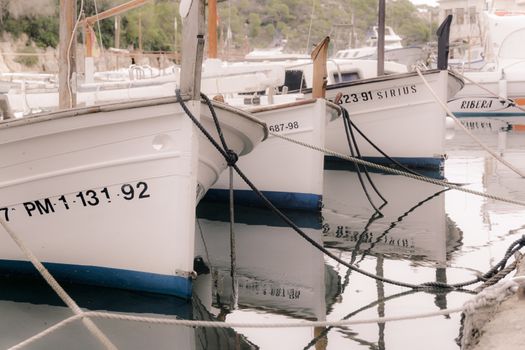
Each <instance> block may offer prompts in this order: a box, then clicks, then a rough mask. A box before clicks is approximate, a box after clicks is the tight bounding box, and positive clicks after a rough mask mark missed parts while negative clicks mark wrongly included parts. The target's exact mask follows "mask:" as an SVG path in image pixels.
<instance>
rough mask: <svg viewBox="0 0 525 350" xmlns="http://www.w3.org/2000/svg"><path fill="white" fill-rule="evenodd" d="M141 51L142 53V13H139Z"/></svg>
mask: <svg viewBox="0 0 525 350" xmlns="http://www.w3.org/2000/svg"><path fill="white" fill-rule="evenodd" d="M139 51H140V52H141V53H142V12H140V13H139Z"/></svg>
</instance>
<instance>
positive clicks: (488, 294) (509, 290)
mask: <svg viewBox="0 0 525 350" xmlns="http://www.w3.org/2000/svg"><path fill="white" fill-rule="evenodd" d="M519 286H525V276H518V277H513V278H512V279H510V280H505V281H500V282H498V283H497V284H496V285H494V286H491V287H488V288H486V289H485V290H483V291H482V292H480V293H478V294H477V295H476V296H475V297H473V298H472V299H470V300H468V301H466V302H465V303H464V304H463V306H460V307H455V308H447V309H443V310H436V311H430V312H422V313H415V314H407V315H397V316H388V317H375V318H363V319H357V320H355V319H341V320H336V321H298V322H222V321H200V320H184V319H173V318H160V317H144V316H132V315H125V314H117V313H112V312H98V311H86V312H83V313H82V314H78V315H74V316H71V317H69V318H67V319H64V320H62V321H60V322H58V323H56V324H54V325H53V326H51V327H49V328H48V329H46V330H45V331H43V332H41V333H39V334H36V335H35V336H33V337H31V338H28V339H26V340H25V341H24V342H23V345H24V346H26V345H29V344H31V343H33V342H34V341H36V340H38V339H41V338H43V337H45V336H46V335H48V334H50V333H52V332H54V331H57V330H59V329H61V328H63V327H65V326H66V325H68V324H70V323H72V322H74V321H76V320H79V319H83V318H86V317H90V318H104V319H111V320H121V321H134V322H141V323H148V324H155V325H172V326H184V327H202V328H260V329H270V328H312V327H344V326H352V325H363V324H377V323H387V322H397V321H409V320H417V319H422V318H429V317H435V316H443V315H451V314H455V313H459V312H465V313H469V314H471V313H473V312H475V311H476V310H477V309H479V308H481V307H486V306H490V305H494V304H495V303H496V302H501V301H502V300H504V299H505V298H506V297H508V296H509V295H512V294H514V293H515V292H516V291H517V289H518V287H519ZM21 344H22V343H20V344H19V345H21ZM10 349H15V347H13V348H10ZM16 349H19V347H18V345H17V347H16Z"/></svg>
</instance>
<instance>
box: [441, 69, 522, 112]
mask: <svg viewBox="0 0 525 350" xmlns="http://www.w3.org/2000/svg"><path fill="white" fill-rule="evenodd" d="M465 76H466V77H468V78H469V79H472V80H473V81H474V82H476V84H479V85H480V86H477V85H476V84H473V83H469V82H467V83H466V84H465V88H464V89H463V90H462V91H461V92H459V93H458V94H457V95H456V96H455V97H454V98H452V99H451V100H449V101H448V106H449V108H450V110H451V111H452V113H454V115H455V116H456V117H458V118H480V117H482V118H483V117H495V118H501V117H503V118H513V117H525V74H518V72H514V73H513V74H509V75H508V79H506V80H500V77H501V73H499V72H466V73H465ZM487 90H488V91H491V92H492V94H490V93H489V92H487ZM498 96H501V97H498ZM505 97H506V98H505Z"/></svg>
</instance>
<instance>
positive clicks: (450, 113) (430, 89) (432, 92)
mask: <svg viewBox="0 0 525 350" xmlns="http://www.w3.org/2000/svg"><path fill="white" fill-rule="evenodd" d="M416 72H417V74H418V75H419V77H420V78H421V79H422V80H423V83H424V84H425V85H426V87H427V88H428V90H429V91H430V93H431V94H432V96H434V99H435V100H436V102H437V103H439V105H440V106H441V107H442V108H443V109H444V110H445V112H447V115H448V116H449V117H451V118H452V119H453V120H454V122H456V124H457V125H459V127H460V128H461V129H463V131H465V132H466V133H467V135H469V136H470V137H471V138H472V139H473V140H474V141H476V143H477V144H478V145H480V146H481V147H482V148H483V149H484V150H485V151H487V152H488V153H490V155H491V156H493V157H494V158H496V160H498V161H499V162H501V163H502V164H504V165H505V166H507V167H508V168H509V169H511V170H512V171H514V172H515V173H516V174H518V175H519V176H521V177H524V178H525V175H524V174H523V173H522V172H521V171H520V170H518V169H517V168H515V167H514V166H513V165H512V164H510V163H509V162H507V161H506V160H505V159H503V158H502V157H500V156H498V155H497V154H496V152H494V151H493V150H491V149H490V148H488V147H487V146H485V145H484V144H483V142H481V140H480V139H478V138H477V137H476V136H474V134H472V133H471V132H470V130H468V129H467V128H466V127H465V126H464V125H463V124H462V123H461V122H460V121H459V120H458V118H456V116H455V115H454V113H452V111H451V110H450V108H448V106H447V105H446V104H445V103H444V102H443V101H441V99H440V98H439V97H438V96H437V95H436V93H435V92H434V90H432V87H430V85H429V84H428V82H427V80H426V79H425V77H423V74H421V70H420V69H419V68H416Z"/></svg>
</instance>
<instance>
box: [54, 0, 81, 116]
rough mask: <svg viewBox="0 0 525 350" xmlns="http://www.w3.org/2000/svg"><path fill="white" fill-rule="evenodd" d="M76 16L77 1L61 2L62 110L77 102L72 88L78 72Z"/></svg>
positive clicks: (60, 105)
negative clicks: (74, 30)
mask: <svg viewBox="0 0 525 350" xmlns="http://www.w3.org/2000/svg"><path fill="white" fill-rule="evenodd" d="M76 14H77V2H76V0H60V31H59V39H60V44H59V56H58V81H59V84H58V106H59V108H60V109H66V108H72V107H74V106H76V102H77V101H76V95H75V93H73V89H72V86H71V84H72V82H71V78H72V77H73V76H74V74H75V72H76V60H75V58H76V40H75V38H74V33H73V29H74V27H75V22H76ZM72 39H73V40H72ZM70 43H71V46H70Z"/></svg>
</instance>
